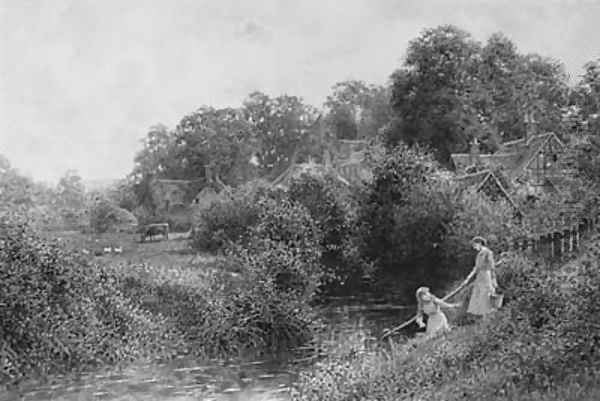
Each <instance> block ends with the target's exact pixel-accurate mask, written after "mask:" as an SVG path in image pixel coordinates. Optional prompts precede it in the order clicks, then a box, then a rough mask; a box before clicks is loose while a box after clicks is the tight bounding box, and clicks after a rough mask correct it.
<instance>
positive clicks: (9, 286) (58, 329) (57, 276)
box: [0, 215, 180, 381]
mask: <svg viewBox="0 0 600 401" xmlns="http://www.w3.org/2000/svg"><path fill="white" fill-rule="evenodd" d="M0 227H2V229H1V231H0V242H1V243H2V246H1V247H0V275H1V276H2V277H1V280H0V282H1V284H0V305H1V307H0V315H1V316H0V318H1V321H2V335H1V336H0V338H1V346H0V348H1V349H2V350H3V360H2V372H1V375H2V381H5V380H10V379H15V378H19V377H21V376H24V375H30V374H32V373H33V374H35V373H37V374H42V375H44V374H47V373H49V372H53V373H56V372H59V371H64V370H69V369H73V368H81V367H85V366H88V365H98V364H105V363H113V364H114V363H118V362H121V361H127V360H132V359H135V358H140V357H150V356H160V357H168V356H169V353H170V352H171V351H172V350H173V349H176V348H177V347H178V345H179V344H180V339H179V337H178V336H177V335H176V333H173V332H171V331H169V330H168V328H167V327H166V325H165V322H164V320H163V319H162V318H161V317H160V316H152V315H150V314H149V313H148V312H146V311H144V310H142V309H140V308H138V307H136V306H134V305H133V304H132V303H131V302H130V301H129V300H128V299H127V298H125V297H124V296H123V295H122V293H121V292H120V291H119V290H118V289H117V288H116V287H115V285H114V284H115V282H116V280H117V278H116V277H115V276H114V275H112V274H111V273H110V272H108V271H106V270H104V269H102V268H101V267H99V266H91V265H89V264H88V263H87V262H85V261H84V260H83V259H81V258H80V257H79V256H77V255H75V254H71V253H69V252H66V251H65V250H63V249H62V248H61V247H60V246H58V245H57V244H54V243H47V242H45V241H43V240H41V239H40V238H38V237H37V236H36V234H35V233H34V232H32V231H31V230H30V229H29V228H28V227H27V226H26V225H24V224H23V223H22V222H21V219H20V218H19V217H18V216H14V215H8V216H3V217H2V224H1V225H0Z"/></svg>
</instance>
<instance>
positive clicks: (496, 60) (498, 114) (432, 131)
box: [386, 25, 568, 163]
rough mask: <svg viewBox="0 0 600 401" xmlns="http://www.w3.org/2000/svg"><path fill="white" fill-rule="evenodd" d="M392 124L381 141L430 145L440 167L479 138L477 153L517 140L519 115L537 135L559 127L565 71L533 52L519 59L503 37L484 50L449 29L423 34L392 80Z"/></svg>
mask: <svg viewBox="0 0 600 401" xmlns="http://www.w3.org/2000/svg"><path fill="white" fill-rule="evenodd" d="M392 80H393V86H392V106H393V108H394V111H395V112H394V119H393V123H392V124H391V125H390V126H389V127H388V130H387V133H386V137H387V142H388V143H389V144H390V145H391V146H394V145H395V144H397V143H398V141H399V140H404V141H406V142H408V143H409V144H412V143H421V144H426V145H428V146H431V147H433V148H434V149H435V150H436V156H437V158H438V160H440V161H441V162H442V163H449V162H450V159H449V156H450V154H451V153H458V152H462V151H465V149H466V148H467V144H468V142H469V141H470V140H471V139H472V138H475V137H476V138H478V139H479V140H480V142H481V143H482V145H483V148H484V149H483V150H484V151H494V150H496V148H497V146H498V144H499V143H500V142H502V141H506V140H511V139H515V138H518V137H522V136H523V134H524V133H525V118H526V116H525V114H528V117H533V118H534V119H535V121H536V123H537V126H538V128H539V129H540V130H542V131H553V130H554V128H555V127H556V126H558V125H559V124H560V122H561V121H560V119H561V117H560V116H561V108H562V107H564V106H566V105H567V102H568V96H567V95H568V85H567V76H566V73H565V72H564V67H563V66H562V65H561V64H560V63H558V62H556V61H554V60H551V59H548V58H544V57H541V56H539V55H535V54H529V55H521V54H519V53H518V52H517V49H516V47H515V45H514V44H513V43H512V42H511V41H510V40H509V39H507V38H506V37H505V36H503V35H502V34H494V35H492V36H491V37H490V38H489V40H488V42H487V43H486V45H485V46H482V45H481V44H480V43H478V42H475V41H474V40H473V39H472V37H471V35H469V34H468V33H467V32H465V31H462V30H460V29H458V28H456V27H454V26H448V25H443V26H439V27H436V28H433V29H428V30H425V31H424V32H423V33H422V34H421V36H419V37H418V38H416V39H414V40H413V41H411V42H410V44H409V49H408V52H407V57H406V61H405V64H404V67H403V68H402V69H399V70H397V71H396V72H395V73H394V74H393V75H392Z"/></svg>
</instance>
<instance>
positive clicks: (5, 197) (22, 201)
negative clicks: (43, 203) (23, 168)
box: [0, 154, 35, 209]
mask: <svg viewBox="0 0 600 401" xmlns="http://www.w3.org/2000/svg"><path fill="white" fill-rule="evenodd" d="M34 190H35V188H34V183H33V181H32V180H31V179H30V178H28V177H25V176H23V175H21V174H20V173H19V172H18V171H17V170H16V169H14V168H13V167H12V166H11V164H10V161H9V160H8V158H7V157H6V156H4V155H2V154H0V206H1V207H2V209H4V208H11V209H12V208H17V207H18V208H23V209H28V208H30V207H31V206H32V205H33V203H34Z"/></svg>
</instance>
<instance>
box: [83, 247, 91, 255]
mask: <svg viewBox="0 0 600 401" xmlns="http://www.w3.org/2000/svg"><path fill="white" fill-rule="evenodd" d="M81 252H82V253H83V254H84V255H89V254H90V251H88V250H87V249H85V248H84V249H82V250H81Z"/></svg>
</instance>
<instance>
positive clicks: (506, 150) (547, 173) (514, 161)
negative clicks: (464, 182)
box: [451, 132, 567, 189]
mask: <svg viewBox="0 0 600 401" xmlns="http://www.w3.org/2000/svg"><path fill="white" fill-rule="evenodd" d="M566 155H567V149H566V147H565V145H564V144H563V143H562V141H561V140H560V139H559V138H558V137H557V136H556V134H554V133H553V132H547V133H543V134H538V135H531V136H526V137H525V138H521V139H517V140H514V141H510V142H505V143H503V144H502V145H501V146H500V148H499V149H498V151H496V152H495V153H492V154H480V153H479V144H478V142H477V140H476V139H475V140H474V141H473V142H472V143H471V150H470V152H469V153H467V154H464V153H455V154H452V155H451V158H452V161H453V163H454V166H455V168H456V171H457V173H463V174H464V173H468V172H469V170H477V169H490V170H496V169H502V170H503V172H504V173H505V174H506V176H507V178H508V179H509V180H510V181H511V183H514V184H521V185H529V186H531V187H534V188H536V187H537V188H544V189H556V186H557V185H558V179H559V178H560V177H561V176H564V174H565V169H564V161H565V157H566Z"/></svg>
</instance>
